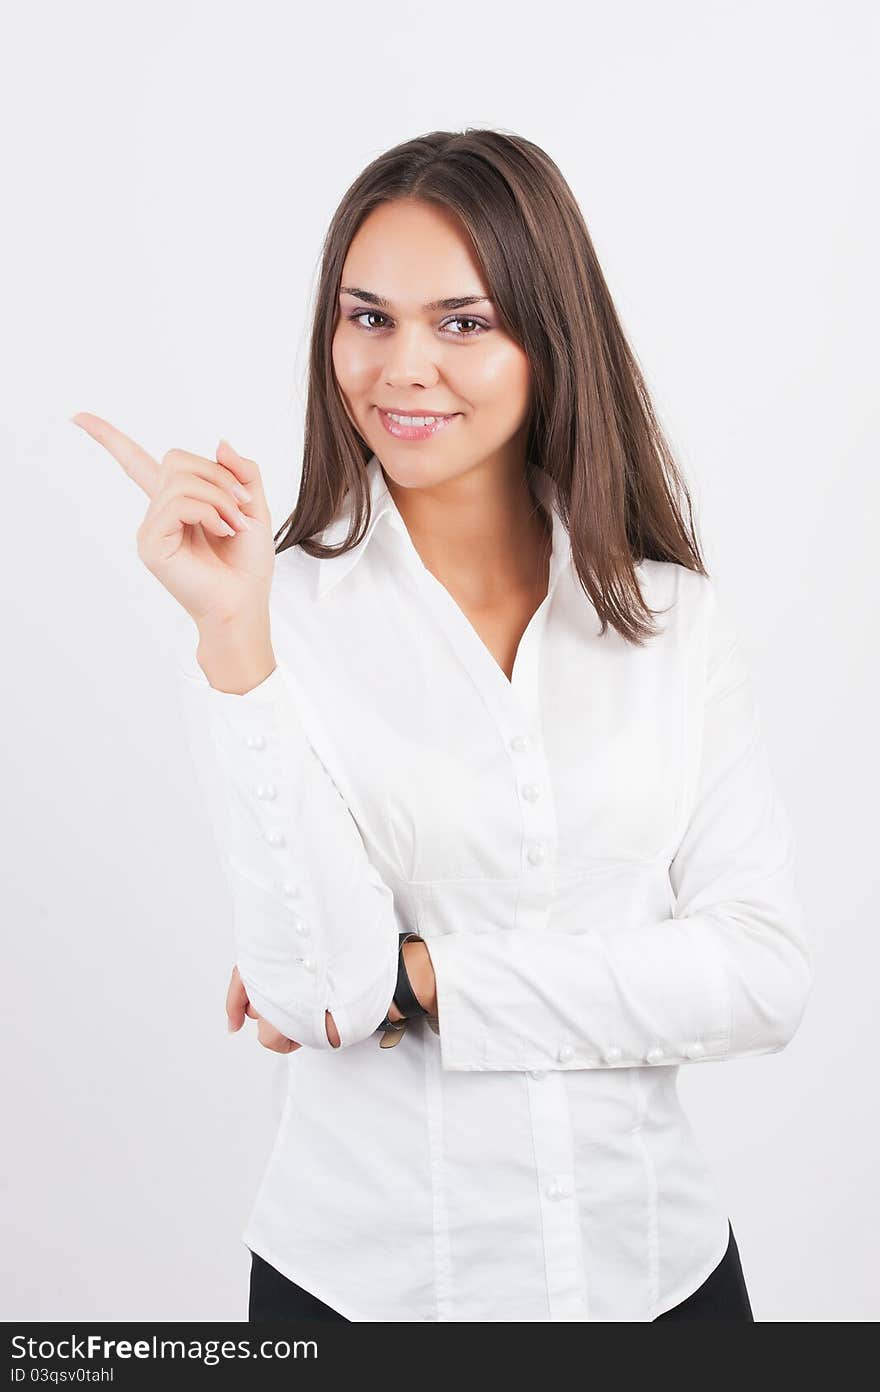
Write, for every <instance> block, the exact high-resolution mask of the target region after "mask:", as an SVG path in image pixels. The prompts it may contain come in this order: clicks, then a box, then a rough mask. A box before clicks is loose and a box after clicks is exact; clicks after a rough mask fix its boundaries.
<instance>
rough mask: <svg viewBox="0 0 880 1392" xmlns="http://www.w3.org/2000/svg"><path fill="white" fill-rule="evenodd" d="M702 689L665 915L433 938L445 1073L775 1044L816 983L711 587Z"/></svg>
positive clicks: (688, 1055)
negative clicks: (686, 809) (694, 757)
mask: <svg viewBox="0 0 880 1392" xmlns="http://www.w3.org/2000/svg"><path fill="white" fill-rule="evenodd" d="M708 594H709V599H708V619H707V628H706V630H704V633H705V635H706V636H705V641H704V643H703V644H699V643H698V644H696V647H695V651H696V653H697V654H698V655H697V656H696V657H695V658H694V659H693V660H694V661H699V662H700V663H701V664H702V666H701V667H700V671H701V672H703V673H704V678H703V679H702V685H701V686H698V687H697V690H698V692H699V691H702V694H703V700H702V702H699V701H698V702H697V703H696V705H697V711H696V717H697V719H696V726H698V727H699V728H696V727H695V728H693V729H692V730H691V731H690V732H689V737H690V738H691V739H693V740H695V741H696V742H697V744H696V747H697V749H698V750H699V755H698V762H697V764H696V769H697V772H696V774H695V775H694V777H693V784H694V788H695V792H694V796H693V798H692V799H691V805H690V813H689V815H688V818H687V826H686V829H685V831H684V834H683V836H682V838H681V841H680V844H678V845H677V847H676V848H675V853H674V856H673V858H672V860H671V862H670V865H669V880H670V883H671V887H672V890H673V892H674V909H673V916H672V917H669V918H666V919H663V920H659V921H654V922H643V923H640V924H637V925H636V926H629V925H625V924H620V923H615V922H608V921H601V922H595V923H594V922H590V921H589V918H590V912H589V905H588V904H585V906H584V918H585V923H584V926H583V929H582V930H580V929H579V930H578V931H576V932H572V933H567V932H551V931H548V932H539V931H533V930H520V929H517V928H504V927H495V926H492V927H491V928H489V929H488V931H481V932H475V933H457V934H450V935H447V936H443V937H441V938H438V939H434V940H432V941H431V943H430V953H431V958H432V961H433V965H434V971H435V976H436V984H437V1005H438V1018H439V1029H440V1041H441V1048H442V1063H443V1067H444V1068H445V1069H459V1070H468V1069H470V1070H487V1069H513V1070H523V1071H524V1070H529V1071H531V1070H540V1069H546V1068H560V1067H563V1068H571V1069H577V1068H580V1069H583V1068H607V1067H627V1066H630V1067H631V1066H634V1065H635V1066H640V1065H642V1064H644V1063H648V1064H681V1063H690V1062H698V1061H706V1062H708V1061H713V1060H715V1061H718V1060H726V1059H732V1058H745V1057H749V1056H752V1055H756V1054H769V1053H776V1052H778V1051H779V1050H781V1049H783V1048H784V1047H785V1046H786V1044H787V1043H788V1042H789V1041H790V1040H791V1038H792V1036H793V1034H794V1033H795V1031H796V1030H797V1028H798V1026H799V1024H800V1021H801V1017H802V1015H803V1012H804V1009H805V1006H806V1002H807V998H808V996H809V993H810V991H811V988H812V957H811V952H810V949H809V947H808V944H807V941H806V939H805V936H804V931H803V915H802V910H801V905H800V902H799V900H798V897H797V893H796V889H795V883H794V876H793V865H794V858H795V842H794V834H793V829H792V826H791V823H790V821H789V818H788V815H787V813H786V811H785V809H784V807H783V806H782V804H781V802H780V800H779V797H778V795H777V792H776V789H775V786H774V782H773V779H772V776H771V771H770V768H769V765H768V760H767V755H766V750H765V747H764V743H763V739H762V734H761V727H760V716H759V711H758V708H757V704H756V698H755V692H754V687H753V682H752V678H751V675H750V673H749V671H748V669H747V665H746V662H745V659H744V657H743V654H742V651H741V648H740V645H739V643H738V640H737V636H736V634H735V632H734V630H733V629H732V628H731V626H730V624H729V621H727V620H726V618H724V617H723V616H721V615H720V614H719V612H718V605H717V600H716V597H715V594H714V589H710V590H709V591H708Z"/></svg>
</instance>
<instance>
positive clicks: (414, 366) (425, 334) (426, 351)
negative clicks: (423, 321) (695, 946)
mask: <svg viewBox="0 0 880 1392" xmlns="http://www.w3.org/2000/svg"><path fill="white" fill-rule="evenodd" d="M385 349H386V353H385V361H384V364H383V372H384V375H385V381H386V383H387V384H388V386H389V387H392V386H406V385H407V384H411V385H412V384H422V385H426V384H430V383H432V382H436V381H437V377H438V371H437V363H436V349H437V345H436V343H435V341H434V339H433V337H432V335H431V332H430V330H428V329H425V328H423V327H422V326H421V325H419V324H413V325H412V326H411V327H410V328H409V329H407V328H400V329H398V330H397V332H396V333H394V334H393V335H391V336H390V337H389V338H387V339H386V340H385Z"/></svg>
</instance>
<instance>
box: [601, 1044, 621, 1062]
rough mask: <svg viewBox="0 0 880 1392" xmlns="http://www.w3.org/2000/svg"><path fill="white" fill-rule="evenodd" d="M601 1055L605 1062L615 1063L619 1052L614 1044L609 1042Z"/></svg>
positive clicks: (619, 1054)
mask: <svg viewBox="0 0 880 1392" xmlns="http://www.w3.org/2000/svg"><path fill="white" fill-rule="evenodd" d="M602 1057H603V1059H604V1060H605V1062H606V1063H617V1061H618V1059H619V1058H620V1057H621V1053H620V1050H619V1049H618V1047H617V1045H616V1044H609V1045H608V1048H607V1049H606V1050H605V1052H604V1053H603V1055H602Z"/></svg>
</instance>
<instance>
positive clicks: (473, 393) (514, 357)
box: [463, 340, 532, 419]
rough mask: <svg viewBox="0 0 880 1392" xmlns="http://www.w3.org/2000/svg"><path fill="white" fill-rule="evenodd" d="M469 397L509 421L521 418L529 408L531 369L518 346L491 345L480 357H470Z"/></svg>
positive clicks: (472, 355)
mask: <svg viewBox="0 0 880 1392" xmlns="http://www.w3.org/2000/svg"><path fill="white" fill-rule="evenodd" d="M469 356H470V357H471V359H472V361H471V362H470V363H469V364H468V383H467V391H466V392H463V395H465V396H467V397H468V398H469V399H470V400H471V401H472V402H473V403H474V405H477V406H481V407H482V408H483V409H485V410H492V409H496V410H497V411H498V412H499V413H500V414H502V415H503V416H504V417H505V419H507V418H508V417H510V418H512V419H518V418H519V417H520V416H521V414H522V412H523V411H524V410H525V408H526V406H527V405H528V401H529V396H530V392H531V378H532V373H531V366H530V364H529V360H528V358H527V356H526V354H525V353H524V352H523V351H522V349H521V348H520V347H519V346H518V345H517V344H515V343H511V342H510V340H508V341H507V342H493V343H492V344H489V343H487V344H486V347H485V350H484V351H483V352H482V353H480V354H476V353H473V354H470V355H469Z"/></svg>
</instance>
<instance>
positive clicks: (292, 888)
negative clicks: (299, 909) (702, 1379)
mask: <svg viewBox="0 0 880 1392" xmlns="http://www.w3.org/2000/svg"><path fill="white" fill-rule="evenodd" d="M281 893H282V894H283V895H284V897H285V899H298V898H299V885H295V884H292V883H291V882H290V880H285V881H284V883H283V884H282V886H281Z"/></svg>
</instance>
